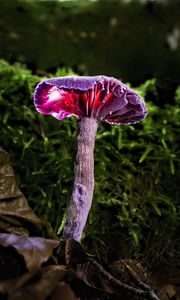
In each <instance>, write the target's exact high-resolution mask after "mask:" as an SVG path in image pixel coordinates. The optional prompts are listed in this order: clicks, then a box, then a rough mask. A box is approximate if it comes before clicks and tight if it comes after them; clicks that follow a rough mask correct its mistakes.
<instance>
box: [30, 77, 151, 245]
mask: <svg viewBox="0 0 180 300" xmlns="http://www.w3.org/2000/svg"><path fill="white" fill-rule="evenodd" d="M34 103H35V106H36V109H37V110H38V112H40V113H42V114H46V115H52V116H53V117H55V118H56V119H58V120H63V119H65V118H68V117H70V116H72V115H74V116H76V117H77V118H78V119H79V134H78V137H77V155H76V160H75V166H74V187H73V192H72V197H71V202H70V207H69V210H68V214H67V219H66V221H65V225H64V229H63V239H64V240H67V239H73V240H76V241H80V239H81V236H82V232H83V228H84V226H85V224H86V220H87V217H88V213H89V210H90V207H91V204H92V198H93V191H94V154H93V153H94V146H95V138H96V132H97V128H98V124H99V121H100V120H102V121H105V122H106V123H109V124H118V125H128V124H134V123H136V122H138V121H141V120H143V119H144V118H145V117H146V115H147V109H146V106H145V103H144V101H143V100H142V99H141V97H140V96H139V95H138V94H137V93H136V92H134V91H133V90H132V89H130V88H129V87H128V86H126V85H125V84H123V83H122V82H121V81H119V80H117V79H115V78H113V77H107V76H92V77H90V76H65V77H61V78H50V79H47V80H43V81H42V82H41V83H39V84H38V85H37V87H36V89H35V93H34Z"/></svg>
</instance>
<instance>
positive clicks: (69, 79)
mask: <svg viewBox="0 0 180 300" xmlns="http://www.w3.org/2000/svg"><path fill="white" fill-rule="evenodd" d="M34 103H35V106H36V109H37V110H38V111H39V112H40V113H42V114H46V115H52V116H54V117H55V118H56V119H58V120H63V119H65V118H67V117H70V116H72V115H74V116H76V117H77V118H80V119H81V118H83V117H89V118H94V119H96V120H98V121H99V120H103V121H105V122H107V123H110V124H123V125H128V124H134V123H136V122H138V121H141V120H143V119H144V118H145V117H146V115H147V109H146V105H145V103H144V101H143V100H142V98H141V97H140V96H139V95H138V94H137V93H136V92H134V91H133V90H132V89H130V88H129V87H128V86H126V85H125V84H123V83H122V82H121V81H119V80H117V79H115V78H113V77H107V76H65V77H60V78H50V79H47V80H43V81H42V82H40V83H39V84H38V85H37V87H36V89H35V93H34Z"/></svg>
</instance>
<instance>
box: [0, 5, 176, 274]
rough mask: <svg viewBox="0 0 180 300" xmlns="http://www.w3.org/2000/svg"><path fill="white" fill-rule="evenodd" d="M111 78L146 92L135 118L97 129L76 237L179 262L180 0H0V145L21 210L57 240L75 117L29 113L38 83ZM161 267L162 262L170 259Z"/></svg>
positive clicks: (104, 248) (116, 253)
mask: <svg viewBox="0 0 180 300" xmlns="http://www.w3.org/2000/svg"><path fill="white" fill-rule="evenodd" d="M71 74H77V75H98V74H104V75H109V76H114V77H116V78H119V79H121V80H122V81H123V82H125V83H128V84H129V85H130V86H132V87H133V88H135V89H136V91H137V92H139V93H140V94H141V96H142V97H143V98H144V99H145V101H146V104H147V107H148V112H149V114H148V117H147V118H146V119H145V120H144V121H143V122H141V123H138V124H135V125H133V126H131V125H130V126H109V125H108V124H103V123H102V124H101V125H100V126H99V130H98V134H97V139H96V147H95V182H96V184H95V194H94V201H93V206H92V209H91V212H90V215H89V219H88V223H87V226H86V230H85V234H84V236H83V240H82V242H83V244H84V245H85V247H87V249H88V252H90V251H92V253H95V254H96V255H97V257H101V258H103V259H104V260H105V261H113V260H116V259H119V257H124V256H131V257H133V258H134V257H135V258H139V259H141V260H144V261H145V262H146V263H147V264H149V265H151V266H153V267H154V268H155V269H157V268H158V266H160V265H161V266H165V268H166V272H165V273H166V274H168V272H171V271H173V270H174V272H175V274H176V277H177V276H179V275H177V274H179V273H178V272H179V271H178V270H180V265H179V264H180V239H179V232H180V223H179V220H180V213H179V212H180V203H179V194H180V193H179V192H180V191H179V180H180V168H179V162H180V150H179V144H180V141H179V136H180V131H179V128H180V118H179V116H180V107H179V103H180V1H178V0H91V1H90V0H72V1H68V0H66V1H65V0H59V1H58V0H56V1H55V0H54V1H53V0H51V1H50V0H49V1H43V0H11V1H6V0H0V132H1V136H0V146H1V147H2V148H4V149H5V150H6V151H8V152H9V153H10V158H11V161H12V164H13V167H14V169H15V172H16V176H17V180H18V184H19V186H20V188H21V190H22V191H23V193H24V194H25V196H26V197H27V198H28V200H29V204H30V206H31V207H32V208H33V209H34V210H35V212H36V213H37V215H38V216H39V217H41V218H42V219H43V220H45V221H48V222H50V224H51V225H52V228H53V230H54V232H55V233H58V234H59V236H61V233H62V228H63V224H64V220H65V217H66V211H67V206H68V203H69V200H70V197H71V189H72V185H73V163H74V157H75V153H76V135H77V120H76V119H74V118H70V119H67V120H64V121H63V122H59V121H57V120H56V119H54V118H51V117H50V116H43V115H40V114H38V113H37V111H36V110H35V108H34V104H33V92H34V88H35V86H36V84H37V83H38V82H40V81H41V80H42V79H44V78H47V77H52V76H64V75H71ZM169 266H170V267H169Z"/></svg>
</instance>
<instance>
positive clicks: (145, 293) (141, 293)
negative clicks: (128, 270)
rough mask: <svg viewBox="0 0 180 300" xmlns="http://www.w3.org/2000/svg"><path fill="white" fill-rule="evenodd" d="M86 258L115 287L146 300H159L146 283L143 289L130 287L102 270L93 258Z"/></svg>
mask: <svg viewBox="0 0 180 300" xmlns="http://www.w3.org/2000/svg"><path fill="white" fill-rule="evenodd" d="M88 260H89V261H90V262H91V264H93V265H94V266H95V267H96V268H97V270H98V271H99V272H100V273H101V275H102V276H103V277H104V278H106V279H107V280H108V281H110V282H111V284H112V285H113V286H114V287H115V288H118V289H124V290H126V291H127V292H129V293H130V294H131V295H135V296H137V297H139V298H144V299H148V300H160V299H159V298H158V297H157V296H156V295H155V293H154V291H153V290H152V289H151V288H150V287H148V286H147V285H145V284H143V286H142V287H143V288H144V290H143V289H141V290H140V289H137V288H134V287H131V286H129V285H127V284H125V283H123V282H122V281H120V280H118V279H116V278H115V277H114V276H113V275H111V274H110V273H109V272H107V271H106V270H104V268H103V267H102V266H101V265H100V264H99V263H98V262H97V261H95V260H94V259H92V258H88ZM133 272H134V271H133ZM134 273H135V272H134ZM135 274H136V273H135ZM136 275H137V274H136Z"/></svg>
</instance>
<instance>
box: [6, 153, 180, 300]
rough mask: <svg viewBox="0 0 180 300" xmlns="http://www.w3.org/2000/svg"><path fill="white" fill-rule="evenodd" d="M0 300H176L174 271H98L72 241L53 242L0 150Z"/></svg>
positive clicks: (178, 276) (178, 280) (178, 273)
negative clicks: (20, 188)
mask: <svg viewBox="0 0 180 300" xmlns="http://www.w3.org/2000/svg"><path fill="white" fill-rule="evenodd" d="M0 185H1V187H0V190H1V194H0V232H1V233H0V299H3V300H5V299H8V300H24V299H26V300H31V299H33V300H61V299H62V300H86V299H87V300H96V299H97V300H98V299H99V300H101V299H103V300H118V299H122V300H126V299H127V300H129V299H134V300H136V299H137V300H138V299H139V300H140V299H152V300H158V299H160V300H180V270H176V268H175V267H174V269H172V268H171V266H164V267H163V268H162V269H159V270H158V271H157V270H156V271H153V270H151V271H149V270H147V268H146V267H144V266H143V265H142V264H141V262H139V261H135V260H132V259H128V258H126V259H119V260H117V261H114V262H113V263H111V264H109V265H108V264H106V265H104V264H103V263H102V262H98V260H97V258H96V257H94V256H93V255H90V254H89V253H87V252H85V250H84V249H83V247H82V246H81V244H80V243H78V242H76V241H74V240H66V241H64V240H59V239H58V238H57V237H56V236H55V235H54V234H53V233H52V231H51V228H50V226H49V225H48V224H46V223H44V222H42V221H41V220H40V219H39V218H38V217H37V216H36V215H35V213H34V212H33V210H32V209H31V208H30V207H29V205H28V202H27V200H26V198H25V197H24V195H23V194H22V193H21V191H20V190H19V188H18V186H17V183H16V179H15V175H14V171H13V169H12V167H11V164H10V161H9V156H8V154H7V153H6V152H5V151H4V150H2V149H0Z"/></svg>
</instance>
